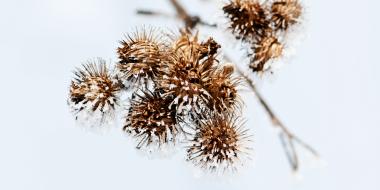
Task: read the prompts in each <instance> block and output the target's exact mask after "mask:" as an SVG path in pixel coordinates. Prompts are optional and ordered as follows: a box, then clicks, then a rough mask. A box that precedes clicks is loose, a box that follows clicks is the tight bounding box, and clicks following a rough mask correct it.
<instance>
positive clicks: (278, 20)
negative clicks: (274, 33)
mask: <svg viewBox="0 0 380 190" xmlns="http://www.w3.org/2000/svg"><path fill="white" fill-rule="evenodd" d="M302 11H303V9H302V5H301V4H300V2H299V1H298V0H275V1H274V2H273V3H272V6H271V14H272V17H271V21H272V22H273V23H274V29H275V30H284V31H286V30H287V29H288V28H289V27H290V26H291V25H294V24H296V23H297V22H299V18H300V16H301V14H302Z"/></svg>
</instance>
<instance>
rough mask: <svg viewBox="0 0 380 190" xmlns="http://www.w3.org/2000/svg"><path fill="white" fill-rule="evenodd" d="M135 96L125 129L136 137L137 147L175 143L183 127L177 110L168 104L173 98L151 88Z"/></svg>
mask: <svg viewBox="0 0 380 190" xmlns="http://www.w3.org/2000/svg"><path fill="white" fill-rule="evenodd" d="M134 97H135V98H134V99H132V102H131V107H130V109H129V112H128V116H127V117H126V123H125V125H124V128H123V129H124V131H126V132H127V133H128V134H130V135H131V136H132V137H134V138H136V140H137V142H138V144H137V146H136V148H138V149H141V148H147V147H152V146H155V147H161V146H164V145H168V144H175V143H176V141H177V136H178V134H179V133H180V132H181V129H180V125H179V120H180V119H179V117H178V114H177V113H176V110H175V109H174V108H169V106H168V105H169V104H170V102H171V101H172V99H170V97H168V96H167V97H162V94H161V93H159V92H151V91H149V90H144V91H143V92H142V93H141V94H139V93H135V94H134Z"/></svg>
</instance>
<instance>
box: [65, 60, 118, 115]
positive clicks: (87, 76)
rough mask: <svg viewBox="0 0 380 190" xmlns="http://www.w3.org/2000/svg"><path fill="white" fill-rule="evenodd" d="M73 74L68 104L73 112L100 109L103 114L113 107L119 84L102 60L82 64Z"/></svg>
mask: <svg viewBox="0 0 380 190" xmlns="http://www.w3.org/2000/svg"><path fill="white" fill-rule="evenodd" d="M74 74H75V79H74V80H72V82H71V86H70V94H69V104H70V105H71V106H72V111H73V112H74V113H75V114H77V113H78V112H81V111H90V112H95V111H100V112H101V113H103V114H105V113H107V112H109V111H113V110H114V109H115V106H116V105H117V104H118V92H119V91H120V89H121V86H120V84H119V82H118V81H117V80H116V79H115V78H114V76H113V75H112V74H111V73H110V72H109V70H108V68H107V66H106V63H105V61H104V60H102V59H99V62H98V63H95V62H90V63H87V64H84V65H83V69H77V71H75V73H74ZM76 119H78V118H77V117H76Z"/></svg>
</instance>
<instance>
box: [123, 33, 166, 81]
mask: <svg viewBox="0 0 380 190" xmlns="http://www.w3.org/2000/svg"><path fill="white" fill-rule="evenodd" d="M165 49H166V47H165V41H164V40H162V37H161V36H160V35H159V32H158V31H156V30H155V29H150V30H147V29H140V30H137V31H136V32H135V34H134V35H132V36H128V37H127V39H126V40H123V41H122V42H121V46H120V47H119V48H118V49H117V53H118V55H119V62H118V64H117V68H118V70H119V72H120V73H121V76H122V78H124V79H125V80H127V81H129V82H132V83H137V84H142V83H145V84H146V83H147V82H148V81H154V80H155V79H156V77H158V76H159V75H160V73H161V67H162V65H165V58H166V57H167V56H166V50H165Z"/></svg>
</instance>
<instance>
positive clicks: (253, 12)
mask: <svg viewBox="0 0 380 190" xmlns="http://www.w3.org/2000/svg"><path fill="white" fill-rule="evenodd" d="M223 11H224V14H225V15H226V16H227V17H228V19H229V25H230V28H231V29H232V33H233V34H234V35H235V37H236V38H237V39H243V40H246V41H251V40H252V39H256V38H260V37H261V36H265V35H266V33H267V31H268V30H270V27H269V21H268V20H267V13H266V11H265V9H264V7H263V6H262V5H261V3H260V2H259V1H257V0H231V1H230V3H229V4H227V5H225V6H224V7H223Z"/></svg>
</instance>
